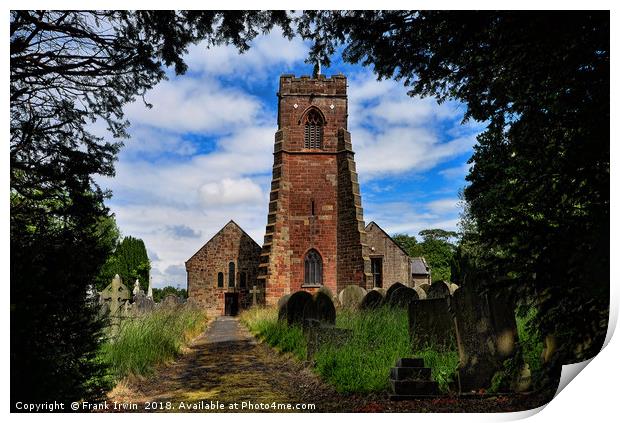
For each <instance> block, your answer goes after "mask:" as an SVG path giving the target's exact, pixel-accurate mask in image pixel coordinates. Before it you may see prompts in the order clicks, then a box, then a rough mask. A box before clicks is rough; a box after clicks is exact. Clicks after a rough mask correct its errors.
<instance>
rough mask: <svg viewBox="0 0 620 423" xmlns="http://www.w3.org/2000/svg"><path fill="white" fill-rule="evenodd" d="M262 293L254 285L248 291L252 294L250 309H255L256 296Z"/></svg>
mask: <svg viewBox="0 0 620 423" xmlns="http://www.w3.org/2000/svg"><path fill="white" fill-rule="evenodd" d="M261 292H262V291H261V290H260V289H259V288H258V287H257V286H256V285H254V286H253V287H252V289H250V294H252V307H255V306H256V305H257V304H258V303H257V302H256V295H257V294H260V293H261Z"/></svg>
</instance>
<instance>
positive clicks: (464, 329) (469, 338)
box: [452, 286, 517, 391]
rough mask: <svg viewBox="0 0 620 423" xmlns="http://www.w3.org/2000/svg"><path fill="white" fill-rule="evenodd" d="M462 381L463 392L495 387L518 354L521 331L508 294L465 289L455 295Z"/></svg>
mask: <svg viewBox="0 0 620 423" xmlns="http://www.w3.org/2000/svg"><path fill="white" fill-rule="evenodd" d="M452 308H453V310H454V313H455V316H456V329H457V339H458V350H459V358H460V368H459V379H460V382H461V390H462V391H477V390H479V389H487V388H488V387H489V386H491V381H492V379H493V375H494V374H495V373H496V372H498V371H501V370H502V369H503V362H504V360H506V359H508V358H511V357H512V356H513V355H514V352H515V346H516V342H517V329H516V321H515V316H514V303H513V302H512V299H511V296H510V295H509V294H508V292H506V291H503V290H502V289H498V288H490V289H489V290H487V291H484V292H482V291H481V290H478V289H475V288H474V287H468V286H463V287H460V288H459V289H458V290H456V292H455V293H454V297H453V299H452Z"/></svg>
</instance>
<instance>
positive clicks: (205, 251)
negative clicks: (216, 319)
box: [185, 220, 261, 315]
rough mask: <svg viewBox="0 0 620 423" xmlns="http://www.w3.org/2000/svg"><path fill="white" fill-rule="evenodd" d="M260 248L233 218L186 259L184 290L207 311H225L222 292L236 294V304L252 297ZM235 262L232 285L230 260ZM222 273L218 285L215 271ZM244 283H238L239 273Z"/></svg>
mask: <svg viewBox="0 0 620 423" xmlns="http://www.w3.org/2000/svg"><path fill="white" fill-rule="evenodd" d="M260 251H261V248H260V246H259V245H258V244H256V242H255V241H254V240H253V239H252V238H251V237H250V236H249V235H248V234H246V233H245V232H244V231H243V229H241V228H240V227H239V226H238V225H237V224H236V223H235V222H233V221H232V220H231V221H230V222H229V223H228V224H226V226H224V227H223V228H222V229H221V230H220V231H219V232H218V233H217V234H215V236H213V238H211V239H210V240H209V241H208V242H207V243H206V244H205V245H204V246H203V247H202V248H200V250H198V251H197V252H196V254H194V255H193V256H192V257H191V258H190V259H189V260H188V261H187V262H186V263H185V269H186V270H187V294H188V297H189V298H191V299H193V300H194V301H196V302H197V303H198V304H200V305H201V306H203V307H205V308H206V309H207V312H208V314H210V315H223V314H224V294H225V293H227V292H235V293H238V295H239V308H240V309H241V308H244V307H247V306H248V305H249V303H250V301H251V295H250V294H249V292H248V291H249V290H250V289H251V288H252V286H253V285H255V284H257V276H258V261H259V255H260ZM231 262H232V263H235V276H234V278H235V280H234V286H233V287H230V286H229V264H230V263H231ZM219 272H222V274H223V282H224V283H223V285H224V286H223V287H218V273H219ZM242 273H244V274H245V275H246V286H245V288H242V287H241V274H242Z"/></svg>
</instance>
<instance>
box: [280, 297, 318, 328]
mask: <svg viewBox="0 0 620 423" xmlns="http://www.w3.org/2000/svg"><path fill="white" fill-rule="evenodd" d="M309 302H312V295H310V293H308V292H306V291H297V292H295V293H294V294H292V295H291V296H290V298H289V299H288V301H287V302H286V313H285V315H286V322H287V324H288V325H289V326H291V325H301V324H302V323H303V318H304V308H305V307H306V304H307V303H309Z"/></svg>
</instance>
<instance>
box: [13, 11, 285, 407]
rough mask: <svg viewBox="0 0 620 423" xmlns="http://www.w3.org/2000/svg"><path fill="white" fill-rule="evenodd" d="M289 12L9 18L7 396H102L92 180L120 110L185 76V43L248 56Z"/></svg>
mask: <svg viewBox="0 0 620 423" xmlns="http://www.w3.org/2000/svg"><path fill="white" fill-rule="evenodd" d="M288 23H289V18H288V17H287V16H286V13H284V12H268V11H267V12H260V11H229V12H218V11H206V12H201V11H180V12H176V11H159V12H154V11H86V12H79V11H26V10H20V11H12V12H11V14H10V55H11V56H10V164H11V172H10V181H11V198H10V207H11V223H10V230H11V369H12V371H11V396H12V403H13V404H15V402H16V401H26V402H43V401H54V400H55V401H75V400H79V399H93V398H96V397H98V396H100V395H102V393H103V390H104V389H105V386H104V385H103V384H102V383H101V375H102V372H103V369H102V368H101V366H99V365H98V364H97V363H96V362H95V360H94V356H93V354H94V351H96V349H97V347H98V343H99V342H100V339H101V334H100V330H101V323H100V322H98V321H97V318H96V315H97V310H96V309H95V308H94V307H92V304H90V303H89V301H88V300H87V294H86V292H87V287H88V286H89V285H92V284H93V283H94V281H95V278H96V275H97V274H98V273H99V272H100V269H101V266H102V265H103V264H104V262H105V260H106V258H107V257H108V256H109V254H110V253H111V246H110V242H109V240H110V239H111V238H114V236H115V234H114V229H113V228H112V226H110V225H107V226H106V225H105V224H103V223H102V222H103V221H105V220H106V219H109V218H110V215H109V210H108V209H107V208H106V207H105V205H104V202H103V201H104V199H105V198H106V196H108V195H109V193H106V192H104V191H103V190H101V189H100V188H99V187H98V186H97V184H96V183H95V182H94V180H93V176H94V175H104V176H114V161H115V159H116V155H117V153H118V151H119V148H120V147H121V145H122V144H121V143H120V142H107V141H104V139H102V138H100V137H97V136H95V135H94V134H93V133H92V131H91V129H90V128H91V125H92V124H93V123H94V122H100V123H103V124H104V125H105V126H106V127H107V129H108V130H109V132H110V133H111V134H112V136H113V137H114V138H116V139H117V140H120V139H122V138H126V137H127V132H126V129H127V126H128V125H129V122H127V120H126V119H125V118H124V115H123V106H124V105H126V104H127V103H129V102H132V101H135V100H136V99H140V98H143V95H144V93H145V92H146V91H148V90H149V89H150V88H152V87H153V86H155V84H157V83H158V82H160V81H161V80H162V79H165V77H166V71H167V68H172V69H173V70H174V72H176V73H177V74H181V73H183V72H185V70H186V69H187V66H186V64H185V62H184V61H183V58H182V55H183V54H184V53H185V52H186V51H187V47H188V45H190V44H191V43H194V42H198V41H200V40H206V41H207V45H208V46H213V45H217V44H222V43H232V44H233V45H235V46H236V47H237V48H238V49H239V50H240V51H244V50H246V49H247V48H248V47H249V44H248V43H249V41H250V40H251V39H252V38H254V37H255V36H256V35H257V34H259V33H260V32H264V31H268V30H269V29H271V28H272V27H273V25H274V24H280V25H282V26H283V27H284V28H285V35H290V32H288V29H287V28H288Z"/></svg>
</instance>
